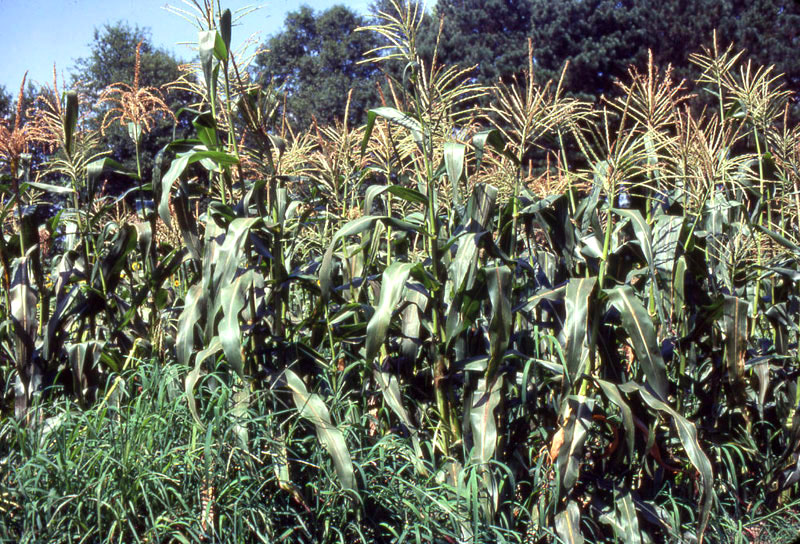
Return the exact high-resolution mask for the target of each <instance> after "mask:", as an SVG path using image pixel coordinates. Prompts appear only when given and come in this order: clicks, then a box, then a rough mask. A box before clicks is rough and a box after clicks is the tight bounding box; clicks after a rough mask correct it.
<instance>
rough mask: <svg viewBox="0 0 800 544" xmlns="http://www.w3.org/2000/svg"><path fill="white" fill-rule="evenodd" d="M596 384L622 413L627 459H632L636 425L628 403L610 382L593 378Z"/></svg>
mask: <svg viewBox="0 0 800 544" xmlns="http://www.w3.org/2000/svg"><path fill="white" fill-rule="evenodd" d="M595 381H596V382H597V384H598V385H599V386H600V389H602V390H603V393H604V394H605V396H606V398H608V400H610V401H611V402H613V403H614V404H616V405H617V408H619V411H620V413H621V414H622V426H623V428H624V429H625V443H626V445H627V446H628V459H629V460H630V461H633V459H634V457H633V448H634V441H635V439H636V427H635V426H634V423H633V412H632V411H631V407H630V406H629V405H628V403H627V402H625V400H624V399H623V398H622V395H620V392H619V389H617V386H616V385H614V384H613V383H611V382H607V381H604V380H600V379H595Z"/></svg>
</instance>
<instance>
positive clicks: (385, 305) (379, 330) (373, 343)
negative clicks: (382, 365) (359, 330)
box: [366, 262, 414, 361]
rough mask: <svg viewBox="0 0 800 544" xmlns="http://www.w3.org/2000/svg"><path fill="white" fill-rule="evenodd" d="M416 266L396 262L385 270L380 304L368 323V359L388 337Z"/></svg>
mask: <svg viewBox="0 0 800 544" xmlns="http://www.w3.org/2000/svg"><path fill="white" fill-rule="evenodd" d="M412 268H414V264H412V263H401V262H394V263H392V264H391V265H389V267H388V268H387V269H386V270H384V272H383V280H382V281H381V294H380V298H379V300H378V305H377V306H375V313H373V314H372V318H371V319H370V320H369V323H367V344H366V349H367V360H368V361H372V359H373V358H374V357H375V355H377V353H378V350H379V349H380V347H381V346H382V345H383V341H384V340H385V339H386V332H387V331H388V330H389V323H390V322H391V319H392V314H393V313H394V309H395V307H396V306H397V303H398V302H399V301H400V296H401V295H402V294H403V288H404V287H405V283H406V280H407V279H408V274H409V273H410V272H411V269H412Z"/></svg>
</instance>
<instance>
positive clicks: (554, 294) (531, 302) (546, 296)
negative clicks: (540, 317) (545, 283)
mask: <svg viewBox="0 0 800 544" xmlns="http://www.w3.org/2000/svg"><path fill="white" fill-rule="evenodd" d="M566 293H567V286H566V285H562V286H561V287H556V288H555V289H543V290H541V291H539V292H538V293H536V294H534V295H531V296H530V297H528V299H527V300H526V301H525V302H524V303H523V306H522V307H521V308H520V309H521V310H522V311H523V312H530V311H531V310H533V309H535V308H536V307H537V306H538V305H539V304H540V303H541V302H542V301H545V300H550V301H558V300H563V299H564V297H565V296H566ZM515 311H516V308H515Z"/></svg>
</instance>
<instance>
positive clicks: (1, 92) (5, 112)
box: [0, 85, 13, 119]
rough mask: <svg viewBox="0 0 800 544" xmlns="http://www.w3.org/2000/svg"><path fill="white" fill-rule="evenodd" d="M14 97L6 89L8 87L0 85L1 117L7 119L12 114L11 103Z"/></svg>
mask: <svg viewBox="0 0 800 544" xmlns="http://www.w3.org/2000/svg"><path fill="white" fill-rule="evenodd" d="M12 101H13V98H11V95H10V94H9V93H8V91H6V88H5V87H4V86H2V85H0V119H5V118H6V117H9V116H10V115H11V103H12Z"/></svg>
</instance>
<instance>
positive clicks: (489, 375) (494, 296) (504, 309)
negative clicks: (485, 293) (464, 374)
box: [485, 266, 513, 384]
mask: <svg viewBox="0 0 800 544" xmlns="http://www.w3.org/2000/svg"><path fill="white" fill-rule="evenodd" d="M485 271H486V284H487V287H488V289H489V300H490V301H491V303H492V314H491V317H490V318H489V348H490V351H489V354H490V357H489V365H488V366H487V368H486V376H485V377H486V381H487V382H488V383H490V384H491V383H492V382H493V381H494V379H495V377H496V375H497V369H498V368H499V366H500V361H501V360H502V359H503V354H505V352H506V349H508V342H509V340H510V338H511V325H512V321H511V320H512V318H513V316H512V313H511V281H512V277H511V269H509V268H508V267H507V266H496V267H491V268H486V269H485Z"/></svg>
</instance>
